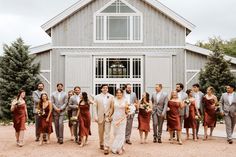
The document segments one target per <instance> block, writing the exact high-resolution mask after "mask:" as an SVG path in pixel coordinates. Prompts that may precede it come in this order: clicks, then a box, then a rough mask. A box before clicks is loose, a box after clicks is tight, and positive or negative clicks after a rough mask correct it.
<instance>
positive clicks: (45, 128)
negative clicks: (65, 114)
mask: <svg viewBox="0 0 236 157" xmlns="http://www.w3.org/2000/svg"><path fill="white" fill-rule="evenodd" d="M44 112H45V114H44V115H41V116H39V133H48V134H51V133H52V132H53V129H52V114H51V115H50V117H49V121H48V122H47V121H46V119H47V117H48V114H49V112H50V108H49V105H48V106H47V107H46V108H45V109H44Z"/></svg>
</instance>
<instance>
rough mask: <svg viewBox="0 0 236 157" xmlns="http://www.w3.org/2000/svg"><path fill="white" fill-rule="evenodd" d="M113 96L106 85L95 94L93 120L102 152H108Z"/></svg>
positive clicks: (106, 153)
mask: <svg viewBox="0 0 236 157" xmlns="http://www.w3.org/2000/svg"><path fill="white" fill-rule="evenodd" d="M113 99H114V97H113V96H112V95H111V94H109V93H108V85H107V84H103V85H102V86H101V94H98V95H96V96H95V101H94V102H95V104H94V109H93V111H94V121H95V122H97V123H98V133H99V141H100V149H101V150H104V154H105V155H108V154H109V145H110V144H109V143H110V130H111V121H112V118H111V116H112V114H113V112H114V105H113Z"/></svg>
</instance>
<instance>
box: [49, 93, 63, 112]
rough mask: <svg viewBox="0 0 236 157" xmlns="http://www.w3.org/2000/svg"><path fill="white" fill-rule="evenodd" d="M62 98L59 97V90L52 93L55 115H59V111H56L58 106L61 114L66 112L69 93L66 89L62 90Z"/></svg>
mask: <svg viewBox="0 0 236 157" xmlns="http://www.w3.org/2000/svg"><path fill="white" fill-rule="evenodd" d="M60 93H61V95H60V99H59V92H58V91H55V92H53V93H52V96H51V102H52V106H53V115H58V113H57V112H56V110H55V109H56V108H58V109H60V110H61V112H60V115H64V114H65V109H66V106H67V94H66V92H64V91H61V92H60Z"/></svg>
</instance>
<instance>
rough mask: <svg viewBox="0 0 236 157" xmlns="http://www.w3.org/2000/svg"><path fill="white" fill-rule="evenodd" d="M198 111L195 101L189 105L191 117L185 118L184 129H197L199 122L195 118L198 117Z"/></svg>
mask: <svg viewBox="0 0 236 157" xmlns="http://www.w3.org/2000/svg"><path fill="white" fill-rule="evenodd" d="M196 113H197V109H196V105H195V101H192V102H191V104H190V105H189V115H188V117H187V116H186V115H185V117H184V128H194V129H196V128H197V120H196V118H195V116H196V115H197V114H196Z"/></svg>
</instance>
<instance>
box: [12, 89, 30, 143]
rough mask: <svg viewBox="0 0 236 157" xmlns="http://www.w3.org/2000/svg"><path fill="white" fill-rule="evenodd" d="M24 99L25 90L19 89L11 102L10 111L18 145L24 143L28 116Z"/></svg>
mask: <svg viewBox="0 0 236 157" xmlns="http://www.w3.org/2000/svg"><path fill="white" fill-rule="evenodd" d="M24 99H25V91H24V90H20V91H19V93H18V95H17V97H16V99H14V100H13V101H12V103H11V112H12V113H13V123H14V128H15V131H16V132H15V136H16V143H17V145H18V146H19V147H22V146H23V145H24V131H25V130H26V128H25V123H26V121H27V117H28V112H27V106H26V103H25V100H24Z"/></svg>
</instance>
